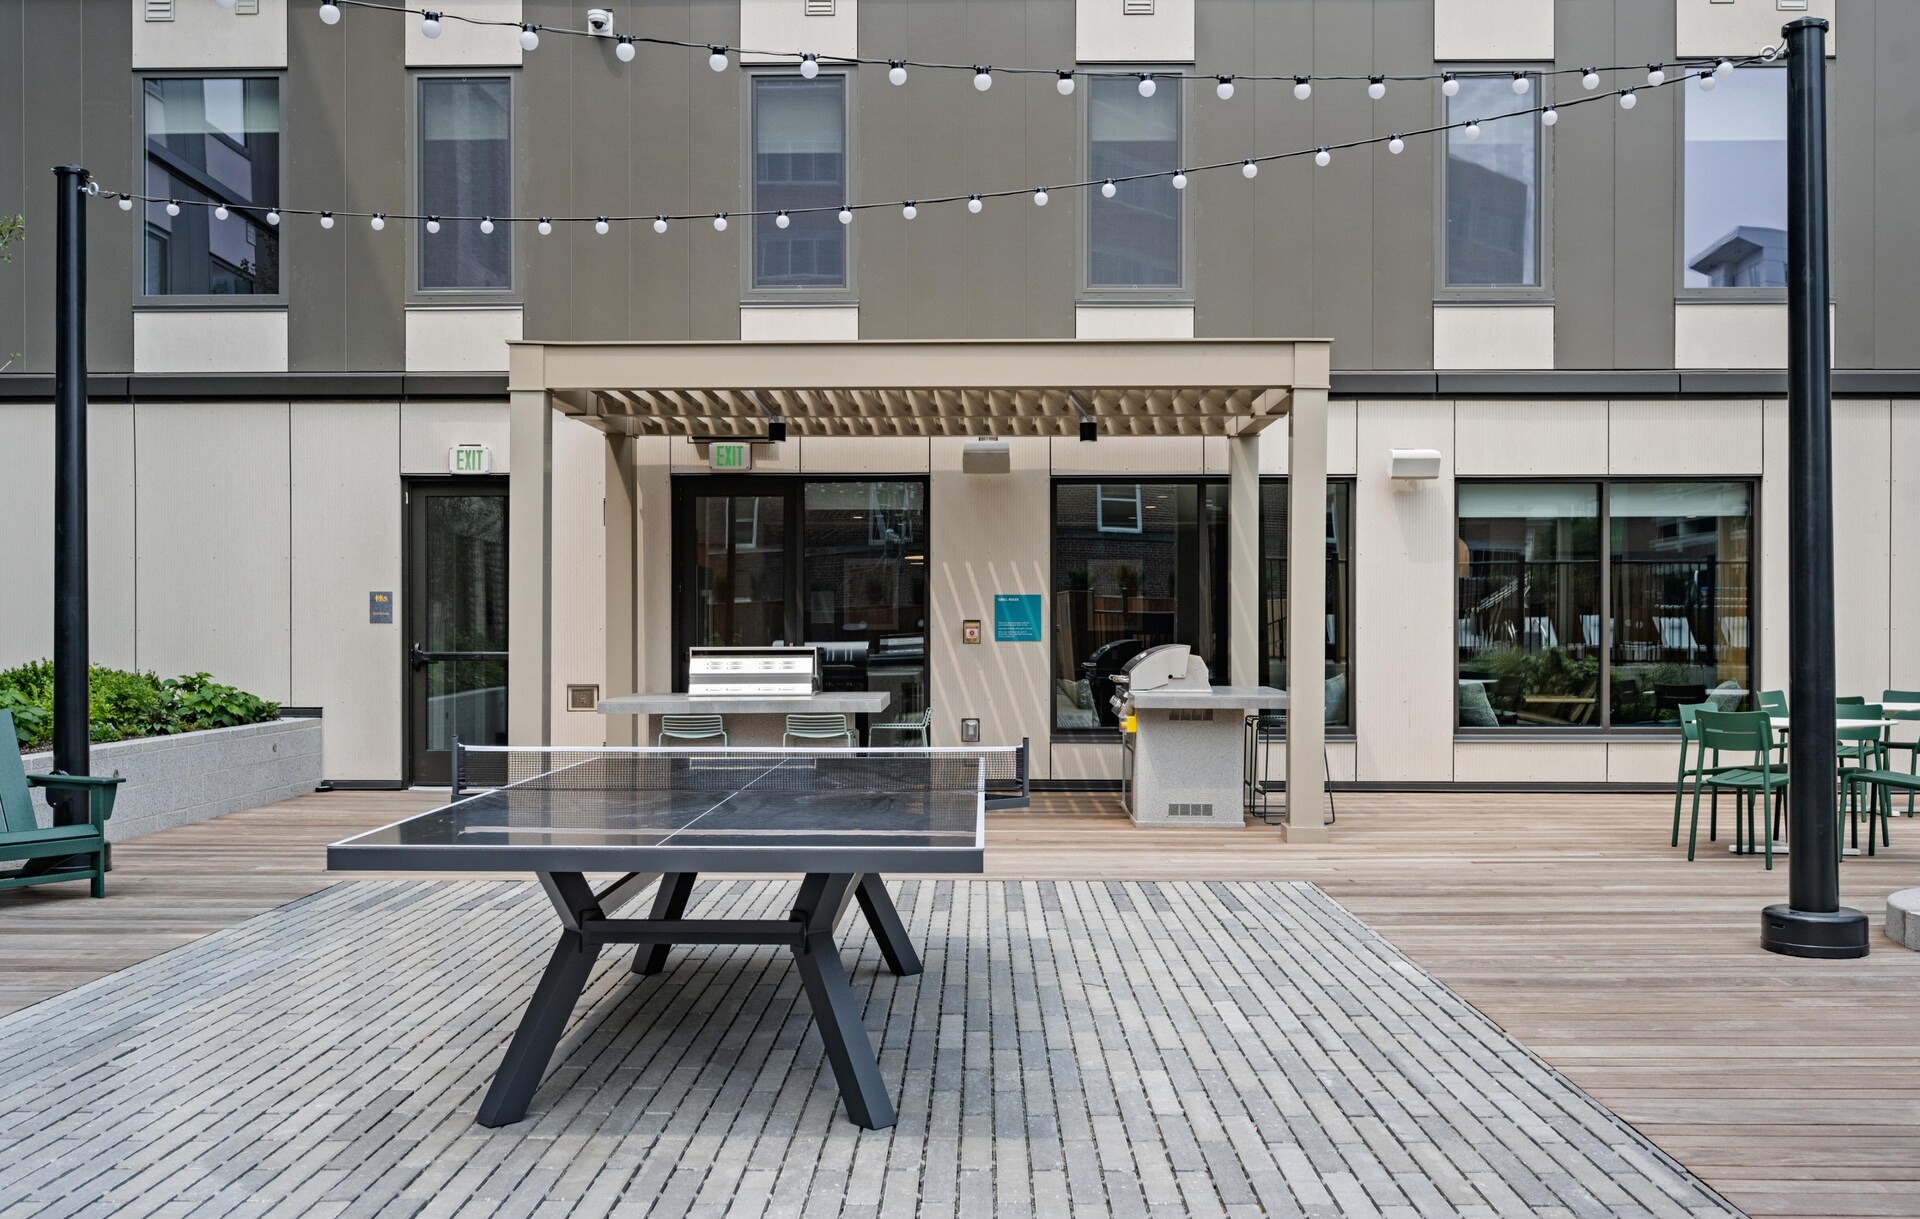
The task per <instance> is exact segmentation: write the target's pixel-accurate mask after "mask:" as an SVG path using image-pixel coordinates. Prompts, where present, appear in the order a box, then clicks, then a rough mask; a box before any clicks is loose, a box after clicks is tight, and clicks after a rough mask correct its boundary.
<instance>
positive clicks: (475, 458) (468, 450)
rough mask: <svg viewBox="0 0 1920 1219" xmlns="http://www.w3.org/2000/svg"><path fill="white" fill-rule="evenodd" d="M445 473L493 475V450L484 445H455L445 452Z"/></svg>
mask: <svg viewBox="0 0 1920 1219" xmlns="http://www.w3.org/2000/svg"><path fill="white" fill-rule="evenodd" d="M447 473H449V474H491V473H493V450H492V449H490V448H488V447H487V446H486V445H484V444H456V445H454V446H453V447H451V448H449V449H448V450H447Z"/></svg>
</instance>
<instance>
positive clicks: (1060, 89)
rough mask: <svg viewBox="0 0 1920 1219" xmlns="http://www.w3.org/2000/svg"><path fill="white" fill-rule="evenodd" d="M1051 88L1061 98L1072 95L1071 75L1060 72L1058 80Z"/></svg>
mask: <svg viewBox="0 0 1920 1219" xmlns="http://www.w3.org/2000/svg"><path fill="white" fill-rule="evenodd" d="M1053 88H1054V91H1055V92H1057V93H1058V94H1059V95H1060V96H1061V97H1066V96H1067V95H1068V94H1070V93H1072V92H1073V73H1071V72H1062V73H1061V74H1060V79H1059V80H1056V81H1054V82H1053Z"/></svg>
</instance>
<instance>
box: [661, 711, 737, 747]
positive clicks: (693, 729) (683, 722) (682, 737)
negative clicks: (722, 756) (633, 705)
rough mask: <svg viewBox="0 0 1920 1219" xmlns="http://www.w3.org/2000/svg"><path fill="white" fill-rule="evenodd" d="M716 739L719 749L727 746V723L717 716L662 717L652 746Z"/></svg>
mask: <svg viewBox="0 0 1920 1219" xmlns="http://www.w3.org/2000/svg"><path fill="white" fill-rule="evenodd" d="M716 738H717V739H718V740H719V742H720V746H721V748H723V749H724V748H726V745H727V721H726V719H725V717H723V716H718V715H663V716H661V717H660V735H659V736H657V737H655V738H654V742H653V743H654V744H656V745H665V744H666V743H667V742H668V741H669V740H675V741H711V740H714V739H716Z"/></svg>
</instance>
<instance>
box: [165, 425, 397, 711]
mask: <svg viewBox="0 0 1920 1219" xmlns="http://www.w3.org/2000/svg"><path fill="white" fill-rule="evenodd" d="M134 427H135V429H136V433H137V435H138V438H139V444H138V447H137V449H136V451H135V454H134V458H135V460H134V469H135V479H136V486H137V491H136V494H137V495H138V497H139V500H138V506H137V508H136V536H137V546H138V558H137V562H138V575H139V578H138V581H137V588H138V594H137V595H138V597H139V613H140V618H139V636H138V647H139V655H140V665H141V667H142V668H147V669H153V670H156V671H157V672H159V673H161V674H163V675H172V674H176V673H194V672H199V671H202V670H204V671H206V672H208V673H211V674H213V675H214V677H216V678H218V679H219V680H221V681H224V682H229V683H231V684H233V685H236V686H239V687H240V688H241V689H243V690H247V691H250V692H252V693H254V694H258V695H260V696H261V697H262V698H270V699H274V700H276V701H279V702H289V701H291V699H292V691H291V689H290V688H289V663H290V658H289V644H288V634H287V632H288V627H289V615H290V612H291V601H290V599H291V592H290V582H291V578H292V565H291V563H290V562H289V559H288V553H289V551H288V543H289V534H288V488H289V482H288V446H289V442H290V436H289V434H288V410H287V404H286V403H284V402H245V403H242V402H221V403H217V404H210V405H197V404H187V403H167V404H164V405H155V406H141V407H138V408H137V409H136V411H135V415H134ZM362 591H363V592H364V591H365V590H362Z"/></svg>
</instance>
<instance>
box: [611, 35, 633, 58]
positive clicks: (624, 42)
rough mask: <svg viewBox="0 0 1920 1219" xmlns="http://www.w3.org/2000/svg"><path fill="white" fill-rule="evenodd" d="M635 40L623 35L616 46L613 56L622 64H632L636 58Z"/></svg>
mask: <svg viewBox="0 0 1920 1219" xmlns="http://www.w3.org/2000/svg"><path fill="white" fill-rule="evenodd" d="M634 54H635V52H634V49H633V39H631V38H628V37H627V36H626V35H624V34H622V35H621V36H620V41H619V42H617V43H615V44H614V47H613V55H614V58H615V59H618V60H619V61H620V62H621V63H632V62H633V57H634Z"/></svg>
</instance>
